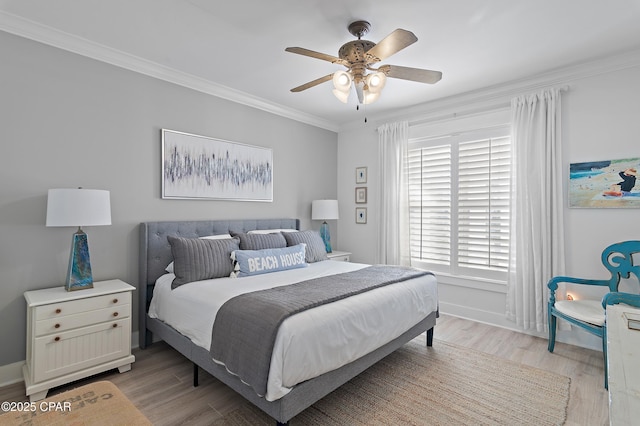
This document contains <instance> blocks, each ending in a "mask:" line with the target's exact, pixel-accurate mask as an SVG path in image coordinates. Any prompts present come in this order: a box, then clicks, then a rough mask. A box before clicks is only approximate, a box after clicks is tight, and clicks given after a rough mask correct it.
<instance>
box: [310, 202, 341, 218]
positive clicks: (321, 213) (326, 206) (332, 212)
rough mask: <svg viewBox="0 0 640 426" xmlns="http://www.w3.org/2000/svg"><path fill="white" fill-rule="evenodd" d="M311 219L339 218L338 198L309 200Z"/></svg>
mask: <svg viewBox="0 0 640 426" xmlns="http://www.w3.org/2000/svg"><path fill="white" fill-rule="evenodd" d="M311 219H312V220H334V219H339V215H338V200H313V201H312V202H311Z"/></svg>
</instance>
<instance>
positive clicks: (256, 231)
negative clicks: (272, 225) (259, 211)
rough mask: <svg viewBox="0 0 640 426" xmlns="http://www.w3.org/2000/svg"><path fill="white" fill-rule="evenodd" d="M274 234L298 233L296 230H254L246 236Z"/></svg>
mask: <svg viewBox="0 0 640 426" xmlns="http://www.w3.org/2000/svg"><path fill="white" fill-rule="evenodd" d="M276 232H298V230H297V229H290V228H287V229H254V230H253V231H249V232H247V234H275V233H276Z"/></svg>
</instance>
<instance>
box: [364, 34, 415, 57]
mask: <svg viewBox="0 0 640 426" xmlns="http://www.w3.org/2000/svg"><path fill="white" fill-rule="evenodd" d="M416 41H418V37H416V35H415V34H414V33H412V32H411V31H407V30H403V29H401V28H398V29H397V30H395V31H394V32H392V33H391V34H389V35H388V36H386V37H385V38H383V39H382V40H380V43H378V44H376V45H375V46H373V47H372V48H371V49H369V50H368V51H367V60H368V61H369V62H379V61H384V60H385V59H386V58H388V57H389V56H391V55H393V54H394V53H398V52H399V51H401V50H402V49H404V48H405V47H407V46H410V45H412V44H413V43H415V42H416Z"/></svg>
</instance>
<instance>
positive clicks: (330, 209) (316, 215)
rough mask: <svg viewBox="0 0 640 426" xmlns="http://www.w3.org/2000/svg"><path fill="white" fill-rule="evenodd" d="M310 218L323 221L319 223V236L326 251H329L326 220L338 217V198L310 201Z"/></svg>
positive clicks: (329, 240) (329, 242) (329, 244)
mask: <svg viewBox="0 0 640 426" xmlns="http://www.w3.org/2000/svg"><path fill="white" fill-rule="evenodd" d="M311 219H312V220H323V221H324V222H323V223H322V225H320V236H321V237H322V241H324V247H325V249H326V250H327V253H331V234H330V232H329V225H328V224H327V220H334V219H339V217H338V200H313V201H312V202H311Z"/></svg>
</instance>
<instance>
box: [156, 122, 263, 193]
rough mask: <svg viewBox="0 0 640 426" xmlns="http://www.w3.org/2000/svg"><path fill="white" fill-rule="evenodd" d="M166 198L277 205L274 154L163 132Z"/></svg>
mask: <svg viewBox="0 0 640 426" xmlns="http://www.w3.org/2000/svg"><path fill="white" fill-rule="evenodd" d="M162 198H164V199H192V200H238V201H273V151H272V150H271V149H269V148H263V147H259V146H252V145H245V144H241V143H235V142H229V141H225V140H221V139H215V138H210V137H206V136H198V135H193V134H190V133H183V132H177V131H175V130H167V129H162Z"/></svg>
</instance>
